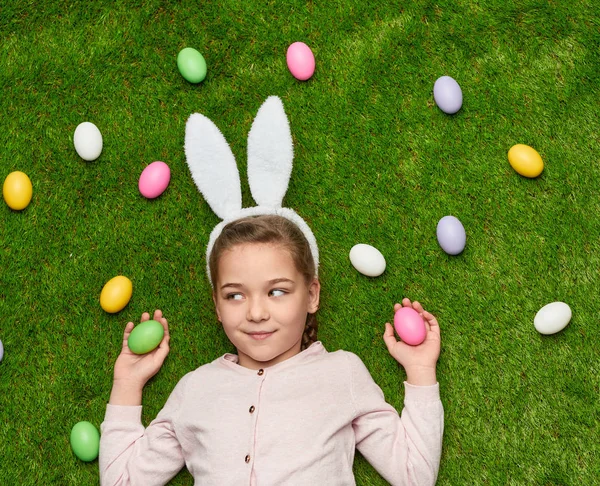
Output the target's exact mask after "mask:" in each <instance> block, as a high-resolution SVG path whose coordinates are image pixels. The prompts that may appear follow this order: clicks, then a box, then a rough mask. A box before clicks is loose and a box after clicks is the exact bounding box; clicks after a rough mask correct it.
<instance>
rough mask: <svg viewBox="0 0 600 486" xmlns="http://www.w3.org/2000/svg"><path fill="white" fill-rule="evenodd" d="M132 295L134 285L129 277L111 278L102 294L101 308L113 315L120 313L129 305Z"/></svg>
mask: <svg viewBox="0 0 600 486" xmlns="http://www.w3.org/2000/svg"><path fill="white" fill-rule="evenodd" d="M132 293H133V285H132V283H131V280H129V279H128V278H127V277H123V276H122V275H119V276H118V277H115V278H111V279H110V280H109V281H108V282H106V284H105V285H104V287H103V288H102V292H101V293H100V306H101V307H102V308H103V309H104V310H105V311H106V312H110V313H111V314H114V313H115V312H119V311H120V310H122V309H123V308H124V307H125V306H126V305H127V304H128V303H129V299H131V294H132Z"/></svg>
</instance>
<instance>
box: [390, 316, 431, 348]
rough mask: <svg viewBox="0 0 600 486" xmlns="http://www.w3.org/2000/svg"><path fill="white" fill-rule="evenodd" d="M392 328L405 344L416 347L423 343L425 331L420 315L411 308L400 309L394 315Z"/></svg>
mask: <svg viewBox="0 0 600 486" xmlns="http://www.w3.org/2000/svg"><path fill="white" fill-rule="evenodd" d="M394 328H395V329H396V332H397V333H398V336H400V339H402V341H403V342H405V343H406V344H410V345H411V346H417V345H419V344H421V343H422V342H423V341H425V336H426V335H427V329H425V321H423V318H422V317H421V315H420V314H419V313H418V312H417V311H416V310H414V309H413V308H412V307H402V308H401V309H398V310H397V311H396V314H394Z"/></svg>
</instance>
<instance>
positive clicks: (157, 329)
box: [127, 320, 165, 354]
mask: <svg viewBox="0 0 600 486" xmlns="http://www.w3.org/2000/svg"><path fill="white" fill-rule="evenodd" d="M164 335H165V329H164V328H163V326H162V324H161V323H160V322H158V321H154V320H150V321H144V322H140V323H139V324H138V325H137V326H135V327H134V328H133V331H131V334H130V335H129V338H128V339H127V346H129V349H130V350H131V352H132V353H135V354H146V353H149V352H150V351H152V350H153V349H154V348H156V347H157V346H158V345H159V344H160V342H161V341H162V338H163V336H164Z"/></svg>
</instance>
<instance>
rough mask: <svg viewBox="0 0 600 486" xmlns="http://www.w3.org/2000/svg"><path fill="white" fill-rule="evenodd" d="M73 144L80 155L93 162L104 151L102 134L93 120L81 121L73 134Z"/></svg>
mask: <svg viewBox="0 0 600 486" xmlns="http://www.w3.org/2000/svg"><path fill="white" fill-rule="evenodd" d="M73 145H75V151H76V152H77V154H78V155H79V157H81V158H82V159H83V160H87V161H88V162H91V161H92V160H96V159H97V158H98V157H100V153H101V152H102V134H101V133H100V130H98V127H97V126H96V125H94V124H93V123H91V122H83V123H80V124H79V125H77V128H76V129H75V133H74V135H73Z"/></svg>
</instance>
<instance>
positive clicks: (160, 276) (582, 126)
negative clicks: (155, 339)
mask: <svg viewBox="0 0 600 486" xmlns="http://www.w3.org/2000/svg"><path fill="white" fill-rule="evenodd" d="M59 3H60V4H62V2H33V1H21V2H11V1H8V0H2V1H1V2H0V39H1V42H0V113H1V115H2V116H1V118H0V124H1V129H0V167H1V171H0V178H1V179H2V180H3V179H4V178H5V177H6V176H7V175H8V174H9V173H10V172H12V171H13V170H21V171H23V172H25V173H27V174H28V175H29V177H30V178H31V180H32V182H33V187H34V196H33V200H32V202H31V204H30V205H29V207H28V208H27V209H25V210H24V211H22V212H14V211H12V210H10V209H9V208H8V207H7V206H6V205H4V203H2V204H0V340H2V342H3V343H4V347H5V356H4V360H3V362H2V363H0V484H3V485H4V484H7V485H10V484H20V485H33V484H36V485H37V484H65V485H67V484H73V485H81V484H96V483H97V482H98V463H97V461H95V462H92V463H83V462H81V461H79V460H77V459H76V458H75V457H74V455H73V454H72V452H71V450H70V446H69V432H70V429H71V427H72V426H73V425H74V424H75V423H76V422H78V421H80V420H89V421H90V422H92V423H94V424H95V425H96V426H97V427H99V426H100V424H101V422H102V420H103V416H104V410H105V405H106V402H107V401H108V397H109V393H110V388H111V382H112V367H113V364H114V361H115V359H116V356H117V353H118V351H119V342H120V339H121V336H122V330H123V327H124V325H125V323H126V322H127V321H128V320H137V319H138V318H139V316H140V314H141V313H142V312H144V311H152V310H153V309H155V308H160V309H162V310H163V312H164V314H165V315H166V316H167V318H168V319H169V322H170V326H171V334H172V347H171V354H170V355H169V357H168V359H167V361H166V362H165V365H164V367H163V369H162V370H161V371H160V373H159V374H158V375H157V376H156V377H155V378H154V379H153V380H152V381H151V382H150V383H149V384H148V385H147V387H146V389H145V394H144V411H143V420H144V423H149V421H150V420H151V419H152V418H153V417H154V416H155V415H156V414H157V413H158V411H159V410H160V409H161V408H162V406H163V404H164V402H165V400H166V398H167V397H168V395H169V393H170V391H171V390H172V388H173V387H174V385H175V383H176V382H177V380H178V379H179V378H180V377H182V376H183V375H184V374H185V373H186V372H188V371H190V370H192V369H194V368H196V367H198V366H200V365H202V364H204V363H206V362H208V361H211V360H213V359H215V358H216V357H217V356H219V355H220V354H223V353H225V352H228V351H231V345H230V344H229V343H228V341H227V339H226V337H225V336H224V334H223V332H222V331H221V330H220V329H219V327H218V323H217V321H216V319H215V317H214V311H213V309H212V301H211V298H210V286H209V284H208V281H207V279H206V275H205V272H204V269H205V260H204V251H205V247H206V243H207V240H208V235H209V234H210V231H211V230H212V228H213V227H214V225H215V224H216V223H217V222H218V218H217V217H216V216H215V215H214V214H213V213H212V211H211V210H210V208H209V207H208V205H207V204H206V202H204V200H203V198H202V197H201V196H200V194H199V192H198V190H197V189H196V187H195V186H194V184H193V181H192V179H191V176H190V174H189V171H188V169H187V166H186V164H185V157H184V152H183V140H184V130H185V122H186V120H187V118H188V116H189V115H190V114H191V113H193V112H196V111H199V112H202V113H204V114H206V115H207V116H209V117H210V118H211V119H212V120H214V121H215V123H216V124H217V125H218V126H219V127H220V128H221V129H222V131H223V133H224V135H225V137H226V138H227V140H228V141H229V142H230V144H231V147H232V150H233V152H234V154H235V155H236V158H237V161H238V164H239V166H240V172H241V175H242V186H243V191H244V204H245V205H251V204H253V202H252V200H251V197H250V192H249V188H248V185H247V182H246V180H245V177H246V169H245V164H246V155H245V153H246V136H247V134H248V131H249V129H250V126H251V123H252V119H253V117H254V116H255V114H256V112H257V110H258V108H259V106H260V104H261V103H262V101H264V100H265V99H266V97H267V96H269V95H273V94H274V95H278V96H280V97H281V98H282V99H283V101H284V105H285V109H286V112H287V114H288V117H289V119H290V123H291V128H292V133H293V137H294V142H295V167H294V173H293V175H292V181H291V184H290V188H289V190H288V193H287V196H286V200H285V202H286V205H287V206H288V207H292V208H294V209H296V210H297V211H298V212H299V213H300V214H301V215H302V216H303V217H304V218H305V219H306V221H307V222H308V223H309V224H310V226H311V227H312V229H313V231H314V233H315V235H316V237H317V240H318V242H319V244H320V249H321V253H322V266H321V277H322V283H323V295H322V309H321V310H320V311H319V318H320V331H319V332H320V335H319V337H320V339H321V340H322V341H323V342H324V344H325V346H326V347H327V348H328V349H329V350H336V349H339V348H343V349H347V350H349V351H353V352H355V353H357V354H358V355H359V356H360V357H361V358H362V359H363V360H364V362H365V363H366V365H367V367H368V368H369V370H370V371H371V373H372V375H373V377H374V379H375V380H376V381H377V383H379V384H380V386H381V387H382V389H383V390H384V392H385V395H386V398H387V399H388V401H389V402H390V403H392V404H393V405H394V406H396V408H398V410H401V408H402V403H403V393H404V392H403V388H402V381H403V379H404V377H405V375H404V372H403V371H402V370H401V369H400V368H399V367H398V366H397V364H396V363H395V361H394V360H393V359H392V358H391V357H390V356H389V354H388V353H387V351H386V349H385V346H384V344H383V341H382V339H381V335H382V333H383V324H384V322H385V321H386V320H390V319H391V318H392V305H393V303H394V302H396V301H399V300H400V299H401V298H402V297H404V296H408V297H410V298H411V299H416V300H419V301H421V302H423V304H424V306H425V307H426V308H427V309H428V310H430V311H431V312H433V313H434V314H435V315H436V316H437V317H438V319H439V322H440V325H441V328H442V333H443V334H442V354H441V357H440V360H439V364H438V378H439V381H440V386H441V394H442V401H443V404H444V407H445V412H446V415H445V436H444V446H443V456H442V462H441V468H440V473H439V481H438V484H441V485H453V486H454V485H466V484H477V485H479V484H482V485H496V484H498V485H504V484H510V485H534V484H535V485H538V484H540V485H567V484H577V485H579V484H581V485H591V484H597V481H598V478H600V451H599V445H598V444H599V442H598V437H600V425H599V407H598V403H599V401H598V397H599V385H598V382H599V380H598V377H599V376H600V370H599V363H600V347H599V346H598V341H599V339H600V330H599V329H600V328H599V326H598V315H599V308H600V307H599V304H598V303H597V298H598V295H599V293H600V283H599V279H598V272H599V270H600V257H599V255H600V241H599V239H598V228H599V227H600V198H599V197H598V187H599V186H600V166H599V165H598V154H599V153H600V143H599V135H598V134H599V133H600V119H599V117H598V111H599V108H600V102H599V95H600V93H599V81H600V79H599V78H600V51H599V49H598V46H599V45H600V30H599V28H600V21H599V20H598V19H599V17H600V7H598V6H595V2H593V1H577V2H567V1H555V2H545V1H541V0H525V1H522V2H514V1H508V2H505V1H500V0H498V1H491V0H489V1H485V0H484V1H481V2H466V1H450V0H440V1H439V2H437V3H430V2H370V1H362V2H359V1H353V0H348V1H345V2H327V3H326V5H325V3H324V2H321V3H318V2H314V3H313V2H306V3H304V2H298V1H289V2H275V1H268V2H258V1H255V2H251V1H246V2H237V1H232V0H225V1H221V2H179V3H177V5H175V2H171V3H169V2H160V1H143V2H76V1H75V2H68V6H67V5H66V4H65V6H58V5H59ZM296 40H302V41H304V42H306V43H307V44H308V45H309V46H311V48H312V49H313V52H314V53H315V57H316V60H317V70H316V73H315V75H314V77H313V78H312V79H311V80H309V81H308V82H299V81H297V80H295V79H294V78H293V77H292V76H291V75H290V73H289V72H288V70H287V67H286V63H285V51H286V49H287V46H288V45H289V44H291V43H292V42H294V41H296ZM186 46H193V47H196V48H197V49H199V50H200V51H201V52H202V53H203V55H204V57H205V58H206V60H207V64H208V75H207V78H206V79H205V81H204V82H203V83H202V84H200V85H191V84H189V83H187V82H186V81H185V80H184V79H183V78H182V77H181V76H180V74H179V72H178V71H177V67H176V56H177V53H178V52H179V50H180V49H182V48H183V47H186ZM442 75H449V76H452V77H454V78H455V79H456V80H457V81H458V82H459V84H460V85H461V87H462V90H463V95H464V103H463V107H462V109H461V111H460V112H459V113H457V114H456V115H454V116H448V115H445V114H444V113H442V112H441V111H440V110H439V109H438V108H437V107H436V106H435V103H434V101H433V95H432V90H433V83H434V82H435V80H436V79H437V78H438V77H439V76H442ZM82 121H92V122H93V123H95V124H96V125H97V126H98V127H99V128H100V130H101V132H102V134H103V136H104V150H103V153H102V155H101V157H100V158H99V159H98V160H97V161H95V162H91V163H86V162H84V161H82V160H81V159H80V158H79V157H78V156H77V154H76V153H75V151H74V149H73V145H72V136H73V131H74V129H75V127H76V126H77V125H78V124H79V123H80V122H82ZM516 143H524V144H528V145H531V146H533V147H534V148H536V149H537V150H538V151H539V153H540V154H541V156H542V158H543V159H544V161H545V164H546V167H545V170H544V172H543V174H542V175H541V176H540V177H539V178H537V179H535V180H529V179H525V178H522V177H520V176H519V175H518V174H516V173H515V172H514V171H513V170H512V169H511V167H510V166H509V164H508V161H507V152H508V149H509V148H510V147H511V146H512V145H514V144H516ZM153 160H164V161H165V162H167V163H168V164H169V165H170V167H171V170H172V180H171V184H170V186H169V188H168V189H167V191H166V192H165V193H164V194H163V195H162V196H161V197H160V198H159V199H157V200H154V201H148V200H145V199H144V198H143V197H142V196H141V195H140V194H139V192H138V189H137V180H138V178H139V174H140V173H141V171H142V170H143V168H144V167H145V166H146V165H147V164H148V163H150V162H152V161H153ZM447 214H453V215H455V216H457V217H458V218H459V219H460V220H461V221H462V222H463V224H464V226H465V228H466V231H467V248H466V250H465V252H464V253H463V254H461V255H460V256H456V257H450V256H448V255H446V254H445V253H443V252H442V251H441V249H440V248H439V246H438V244H437V241H436V238H435V228H436V224H437V221H438V220H439V219H440V218H441V217H442V216H445V215H447ZM356 243H368V244H372V245H374V246H376V247H377V248H378V249H379V250H380V251H381V252H382V253H383V254H384V255H385V257H386V259H387V263H388V267H387V270H386V273H385V274H384V275H383V276H381V277H379V278H375V279H372V278H368V277H364V276H362V275H360V274H358V273H357V272H356V271H355V270H354V269H353V268H352V267H351V265H350V263H349V260H348V252H349V250H350V248H351V247H352V246H353V245H354V244H356ZM119 274H122V275H126V276H128V277H129V278H130V279H131V280H132V281H133V285H134V294H133V298H132V300H131V301H130V303H129V305H128V306H127V307H126V308H125V309H124V310H123V311H121V312H120V313H118V314H116V315H109V314H107V313H105V312H104V311H102V309H101V308H100V306H99V302H98V299H99V295H100V290H101V289H102V286H103V285H104V283H105V282H106V281H108V280H109V279H110V278H112V277H114V276H115V275H119ZM552 301H564V302H567V303H568V304H569V305H570V306H571V308H572V310H573V319H572V322H571V323H570V324H569V326H568V327H567V328H566V329H565V330H564V331H562V332H561V333H559V334H556V335H553V336H541V335H539V334H538V333H537V332H536V331H535V329H534V328H533V317H534V316H535V313H536V312H537V310H539V308H541V307H542V306H543V305H545V304H547V303H549V302H552ZM355 474H356V479H357V483H358V484H359V485H376V484H385V483H384V481H383V480H382V479H381V478H380V477H379V476H378V475H377V473H376V472H375V471H374V470H373V469H372V468H371V466H370V465H369V464H368V463H366V461H364V460H363V459H362V458H361V457H358V458H357V461H356V463H355ZM192 483H193V481H192V478H191V476H190V475H189V473H187V472H186V471H183V472H182V473H181V474H180V475H178V477H177V478H176V479H174V480H173V483H172V484H177V485H191V484H192Z"/></svg>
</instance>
